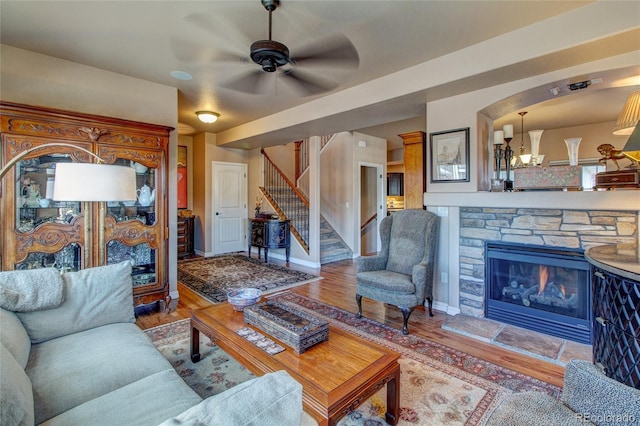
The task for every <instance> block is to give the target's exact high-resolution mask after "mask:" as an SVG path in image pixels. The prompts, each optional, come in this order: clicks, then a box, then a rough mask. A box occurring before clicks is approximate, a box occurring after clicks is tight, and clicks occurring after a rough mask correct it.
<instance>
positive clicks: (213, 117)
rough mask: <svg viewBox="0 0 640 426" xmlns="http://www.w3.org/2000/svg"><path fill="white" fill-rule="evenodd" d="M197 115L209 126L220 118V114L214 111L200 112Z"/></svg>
mask: <svg viewBox="0 0 640 426" xmlns="http://www.w3.org/2000/svg"><path fill="white" fill-rule="evenodd" d="M196 115H197V116H198V119H199V120H200V121H202V122H203V123H207V124H211V123H215V122H216V121H218V118H219V117H220V114H218V113H217V112H212V111H198V112H196Z"/></svg>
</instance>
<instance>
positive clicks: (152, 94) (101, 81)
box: [0, 45, 178, 298]
mask: <svg viewBox="0 0 640 426" xmlns="http://www.w3.org/2000/svg"><path fill="white" fill-rule="evenodd" d="M0 57H1V58H2V61H0V96H1V99H2V100H3V101H8V102H16V103H23V104H28V105H39V106H46V107H50V108H58V109H64V110H69V111H77V112H83V113H90V114H96V115H103V116H107V117H116V118H122V119H126V120H134V121H140V122H146V123H153V124H160V125H164V126H169V127H173V128H177V126H178V115H177V109H176V105H177V102H178V97H177V95H178V94H177V90H176V89H175V88H174V87H169V86H164V85H161V84H157V83H152V82H149V81H144V80H140V79H137V78H133V77H129V76H125V75H121V74H116V73H113V72H109V71H104V70H101V69H97V68H93V67H89V66H86V65H80V64H77V63H74V62H69V61H63V60H61V59H57V58H53V57H50V56H45V55H41V54H38V53H33V52H29V51H26V50H22V49H16V48H14V47H11V46H6V45H0ZM150 106H152V107H150ZM177 142H178V136H177V132H175V131H174V132H172V133H171V139H170V143H169V159H168V161H169V170H168V172H169V173H168V175H169V182H170V185H169V188H168V199H169V212H168V215H169V259H168V264H169V283H170V291H171V297H172V298H176V297H178V293H177V268H176V261H177V254H176V227H177V223H176V222H177V209H176V185H172V184H171V183H172V182H175V181H176V168H177V166H176V154H177Z"/></svg>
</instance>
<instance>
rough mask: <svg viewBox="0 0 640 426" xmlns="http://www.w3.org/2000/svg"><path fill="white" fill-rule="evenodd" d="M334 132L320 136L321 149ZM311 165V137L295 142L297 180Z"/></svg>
mask: <svg viewBox="0 0 640 426" xmlns="http://www.w3.org/2000/svg"><path fill="white" fill-rule="evenodd" d="M332 137H333V134H331V135H324V136H320V150H321V151H322V148H324V147H325V145H326V144H328V143H329V141H330V140H331V138H332ZM308 167H309V139H308V138H307V139H303V140H301V141H298V142H295V178H296V181H297V180H298V178H299V177H300V176H302V173H304V171H305V170H307V168H308Z"/></svg>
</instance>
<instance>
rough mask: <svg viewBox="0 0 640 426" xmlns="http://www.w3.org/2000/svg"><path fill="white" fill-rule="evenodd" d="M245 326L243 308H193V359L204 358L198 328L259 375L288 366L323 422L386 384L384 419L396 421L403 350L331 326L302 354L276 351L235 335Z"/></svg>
mask: <svg viewBox="0 0 640 426" xmlns="http://www.w3.org/2000/svg"><path fill="white" fill-rule="evenodd" d="M242 327H247V325H246V324H245V323H244V315H243V313H242V312H236V311H234V310H233V307H232V306H231V305H230V304H229V303H221V304H218V305H214V306H211V307H209V308H205V309H199V310H194V311H192V312H191V359H192V361H193V362H198V361H199V360H200V332H202V333H204V334H205V335H206V336H208V337H209V338H210V339H212V340H213V341H214V342H215V343H216V344H217V345H218V346H220V347H221V348H222V349H224V350H225V351H226V352H227V353H228V354H229V355H231V356H233V357H234V358H235V359H236V360H238V361H239V362H240V363H241V364H242V365H244V366H245V367H246V368H248V369H249V370H250V371H251V372H253V373H254V374H256V375H262V374H265V373H270V372H273V371H279V370H286V371H287V372H288V373H289V374H290V375H291V376H292V377H293V378H294V379H296V380H297V381H298V382H299V383H301V384H302V387H303V396H302V401H303V404H304V409H305V411H306V412H307V413H309V414H310V415H311V416H313V417H314V419H315V420H316V421H318V423H320V424H321V425H334V424H336V423H337V422H338V420H340V419H341V418H342V417H344V416H345V415H347V414H349V413H350V412H351V411H353V410H355V409H356V408H357V407H358V406H359V405H360V404H362V403H363V402H364V401H366V400H367V399H368V398H369V397H371V396H372V395H373V394H375V393H376V392H377V391H379V390H380V389H382V388H383V387H384V386H385V385H386V386H387V413H386V416H385V417H386V421H387V422H388V423H390V424H393V425H395V424H396V423H397V422H398V414H399V410H400V365H399V364H398V358H400V355H399V354H398V353H396V352H393V351H392V350H390V349H387V348H385V347H384V346H380V345H377V344H375V343H373V342H369V341H367V340H364V339H362V338H360V337H358V336H356V335H353V334H351V333H348V332H346V331H344V330H341V329H339V328H336V327H333V326H329V340H327V341H325V342H322V343H318V344H317V345H315V346H313V347H311V348H309V349H307V351H306V352H304V353H302V354H301V355H296V353H295V352H294V351H293V349H291V348H290V347H288V346H287V345H285V344H284V343H282V342H280V341H278V340H277V339H274V338H272V337H271V336H268V335H267V334H266V333H264V332H263V331H262V330H259V329H257V328H255V327H252V326H250V327H252V328H254V329H255V330H256V331H258V332H259V333H261V334H264V335H267V337H269V338H271V339H272V340H274V341H275V342H277V343H278V344H280V345H282V346H283V347H285V348H286V350H285V351H283V352H280V353H278V354H276V355H269V354H267V353H266V352H264V351H263V350H262V349H260V348H258V347H257V346H255V345H254V344H253V343H251V342H249V341H247V340H246V339H244V338H243V337H241V336H239V335H238V334H236V330H238V329H240V328H242Z"/></svg>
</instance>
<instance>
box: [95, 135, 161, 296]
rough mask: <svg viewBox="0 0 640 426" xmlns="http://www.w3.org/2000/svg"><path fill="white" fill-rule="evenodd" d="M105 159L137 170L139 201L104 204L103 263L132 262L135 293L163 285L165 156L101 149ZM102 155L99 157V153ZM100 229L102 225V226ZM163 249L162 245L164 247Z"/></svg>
mask: <svg viewBox="0 0 640 426" xmlns="http://www.w3.org/2000/svg"><path fill="white" fill-rule="evenodd" d="M99 151H100V152H101V153H102V155H101V157H102V158H113V161H112V162H111V163H112V164H116V165H119V166H126V167H131V168H133V169H135V173H136V188H137V190H136V198H135V199H133V200H128V201H121V202H114V201H110V202H106V203H104V209H105V212H104V214H103V215H101V218H102V220H104V224H102V225H104V227H103V229H104V230H105V233H104V241H103V242H101V246H102V247H104V255H103V256H104V259H103V260H102V261H101V263H106V264H113V263H119V262H123V261H128V262H131V266H132V281H133V287H134V290H135V289H136V288H142V287H145V286H153V285H157V284H158V283H160V282H162V279H161V278H163V277H161V276H159V274H160V272H159V268H158V255H159V253H158V247H159V245H158V244H159V243H161V234H160V232H161V230H160V227H159V226H158V225H157V220H156V215H157V213H158V202H157V199H156V188H157V187H158V164H159V162H160V160H161V159H162V158H163V156H162V155H160V154H162V153H157V152H153V151H150V152H144V151H141V150H136V151H135V152H134V151H130V150H125V149H117V148H112V149H110V148H109V147H100V150H99ZM107 152H108V153H107ZM99 155H100V154H99ZM98 226H101V225H100V224H99V225H98ZM161 246H162V245H161Z"/></svg>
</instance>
